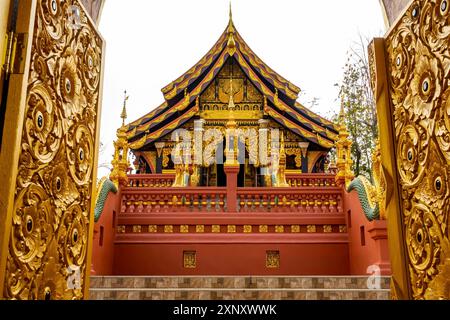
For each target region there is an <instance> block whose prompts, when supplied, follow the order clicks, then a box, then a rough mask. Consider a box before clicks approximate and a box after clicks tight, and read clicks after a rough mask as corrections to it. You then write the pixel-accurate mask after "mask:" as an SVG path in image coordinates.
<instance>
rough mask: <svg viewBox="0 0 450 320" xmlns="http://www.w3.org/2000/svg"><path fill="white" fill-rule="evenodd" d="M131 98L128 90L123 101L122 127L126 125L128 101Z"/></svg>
mask: <svg viewBox="0 0 450 320" xmlns="http://www.w3.org/2000/svg"><path fill="white" fill-rule="evenodd" d="M128 98H129V96H127V90H125V91H124V99H123V108H122V113H121V114H120V117H121V118H122V126H124V125H125V119H126V118H127V100H128Z"/></svg>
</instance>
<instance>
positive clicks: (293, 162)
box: [126, 13, 338, 187]
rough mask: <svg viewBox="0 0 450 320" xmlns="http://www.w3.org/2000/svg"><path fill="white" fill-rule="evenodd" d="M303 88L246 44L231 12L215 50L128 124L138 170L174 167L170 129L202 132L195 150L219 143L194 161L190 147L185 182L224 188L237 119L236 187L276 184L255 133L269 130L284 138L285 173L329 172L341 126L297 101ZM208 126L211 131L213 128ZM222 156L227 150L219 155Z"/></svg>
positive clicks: (266, 135) (172, 169) (261, 135)
mask: <svg viewBox="0 0 450 320" xmlns="http://www.w3.org/2000/svg"><path fill="white" fill-rule="evenodd" d="M299 92H300V89H299V88H298V87H297V86H295V85H294V84H292V83H291V82H289V81H287V80H286V79H284V78H283V77H282V76H280V75H278V74H277V73H276V72H275V71H273V70H272V69H271V68H270V67H268V66H267V65H266V64H265V63H264V62H263V61H261V59H259V58H258V56H257V55H256V54H255V53H254V52H253V51H252V50H251V49H250V48H249V46H248V45H247V44H246V43H245V41H244V39H243V38H242V37H241V35H240V34H239V33H238V31H237V30H236V28H235V26H234V24H233V21H232V17H231V13H230V20H229V23H228V26H227V27H226V29H225V31H224V32H223V34H222V35H221V36H220V38H219V40H218V41H217V42H216V44H215V45H214V46H213V47H212V48H211V50H209V51H208V53H206V55H205V56H204V57H203V58H202V59H201V60H200V61H199V62H198V63H197V64H196V65H194V66H193V67H192V68H191V69H190V70H188V71H187V72H186V73H184V74H183V75H181V76H180V77H179V78H178V79H176V80H175V81H173V82H172V83H170V84H169V85H167V86H166V87H164V88H163V89H162V93H163V95H164V102H163V103H162V104H161V105H160V106H159V107H157V108H156V109H155V110H153V111H151V112H149V113H148V114H146V115H144V116H143V117H141V118H139V119H137V120H135V121H133V122H131V123H130V124H128V125H127V131H126V132H127V140H128V143H129V148H130V150H131V151H132V152H133V154H134V155H135V156H136V164H137V167H138V171H139V172H140V173H173V172H175V164H174V162H173V159H172V157H171V155H172V150H173V147H174V143H175V141H174V136H173V134H172V133H173V131H174V130H175V129H180V128H182V129H185V130H187V131H188V132H190V133H191V139H192V141H193V140H195V138H197V135H198V134H199V135H200V141H197V142H192V144H191V145H192V149H194V145H195V146H196V147H197V148H201V149H202V148H203V147H204V146H205V145H206V144H207V143H209V144H210V145H211V144H214V146H213V150H212V152H211V153H210V155H209V157H214V158H215V159H208V158H209V157H203V155H204V154H203V152H200V157H198V160H197V159H195V160H197V161H194V153H195V152H192V153H191V156H192V162H193V163H194V166H192V165H191V166H190V171H191V173H190V179H189V183H188V184H189V185H191V186H218V187H220V186H225V185H226V178H225V173H224V169H223V163H224V162H226V152H224V149H225V148H226V141H225V137H226V135H227V130H228V132H229V129H230V128H229V125H232V126H234V125H236V126H237V128H238V130H240V135H239V139H237V140H239V144H238V146H237V149H239V153H240V155H241V161H239V163H240V170H239V174H238V181H237V184H238V186H239V187H256V186H269V185H272V183H273V184H276V183H278V182H276V181H273V182H272V181H269V180H268V179H264V176H267V175H268V174H267V170H266V169H267V168H266V167H265V166H264V163H262V164H261V163H260V162H261V161H260V160H262V157H261V156H258V151H259V152H261V151H262V144H260V146H259V147H258V143H257V142H258V140H259V139H258V138H261V140H264V139H267V138H269V139H270V135H269V133H268V131H269V128H270V129H271V130H272V129H277V130H278V131H277V132H278V133H277V134H278V135H279V136H281V135H282V136H283V137H284V150H285V156H286V170H287V172H292V173H301V172H303V173H313V172H324V170H325V162H326V160H327V154H328V152H329V151H330V148H332V147H333V146H334V142H335V140H336V139H337V134H338V132H337V128H336V125H335V124H334V123H332V122H330V121H328V120H326V119H324V118H322V117H320V116H318V115H316V114H314V113H313V112H311V111H310V110H308V109H307V108H305V107H304V106H302V105H301V104H300V103H299V102H297V101H296V100H297V98H298V94H299ZM231 118H233V119H232V120H233V121H230V120H231ZM209 129H213V130H212V131H211V130H210V132H211V134H208V130H209ZM220 135H221V136H222V137H223V140H222V139H221V138H220ZM202 136H203V138H202ZM196 140H198V139H196ZM202 141H203V145H202ZM219 149H220V150H219ZM252 149H253V150H252ZM241 152H242V154H241ZM244 153H245V156H244ZM219 154H220V155H223V157H221V158H220V159H219V157H218V155H219ZM212 160H214V161H212ZM192 167H194V168H192ZM186 183H187V182H186Z"/></svg>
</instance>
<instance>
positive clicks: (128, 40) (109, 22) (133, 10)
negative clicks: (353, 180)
mask: <svg viewBox="0 0 450 320" xmlns="http://www.w3.org/2000/svg"><path fill="white" fill-rule="evenodd" d="M228 6H229V1H228V0H165V1H154V0H127V1H123V0H107V1H106V3H105V6H104V9H103V12H102V16H101V21H100V26H99V29H100V32H101V34H102V35H103V37H104V39H105V40H106V63H105V69H104V70H105V73H104V87H103V103H102V105H103V106H102V115H101V116H102V121H101V141H102V142H103V143H104V144H105V145H106V151H105V152H104V153H103V154H102V155H101V156H100V163H102V162H110V161H111V159H112V153H113V145H112V141H113V139H114V138H115V132H116V129H117V128H118V127H119V126H120V124H121V119H120V112H121V108H122V101H123V91H124V90H125V89H126V90H127V92H128V94H129V95H130V98H129V100H128V104H127V105H128V107H127V112H128V120H127V121H128V122H131V121H133V120H135V119H137V118H138V117H140V116H142V115H144V114H146V113H147V112H149V111H150V110H152V109H153V108H155V107H157V106H158V105H159V104H161V103H162V102H163V96H162V93H161V88H162V87H164V86H165V85H167V84H168V83H170V82H171V81H173V80H175V79H176V78H177V77H178V76H180V75H181V74H183V73H184V72H185V71H186V70H188V69H189V68H190V67H192V66H193V65H194V64H195V63H196V62H197V61H198V60H199V59H200V58H201V57H203V55H204V54H205V53H206V52H207V51H208V50H209V49H210V48H211V47H212V46H213V45H214V43H215V42H216V41H217V39H218V38H219V36H220V35H221V33H222V32H223V30H224V29H225V27H226V25H227V23H228ZM232 8H233V21H234V24H235V26H236V28H237V30H238V31H239V33H240V34H241V35H242V37H243V38H244V39H245V41H246V42H247V44H248V45H249V46H250V47H251V48H252V50H253V51H254V52H255V53H256V54H257V55H258V56H259V57H260V58H261V59H262V60H263V61H264V62H265V63H266V64H268V65H269V66H270V67H271V68H272V69H274V70H275V71H276V72H278V73H279V74H280V75H282V76H283V77H285V78H286V79H288V80H289V81H291V82H293V83H294V84H295V85H297V86H299V87H300V88H301V89H302V91H303V92H304V95H302V97H301V98H300V99H299V100H300V102H302V103H304V104H305V105H306V106H308V102H309V101H310V100H311V99H312V98H313V97H317V98H319V104H318V105H317V106H315V107H314V108H313V109H312V110H313V111H315V112H317V113H319V114H322V115H327V114H329V112H330V110H338V109H339V103H338V99H337V94H338V90H337V88H336V87H335V86H334V84H335V83H339V82H340V81H341V78H342V73H343V69H342V67H343V65H344V64H345V61H346V57H347V51H348V49H349V47H350V46H351V45H352V44H353V43H354V42H356V41H358V39H359V35H360V34H361V35H363V36H364V37H368V38H373V37H374V36H380V35H382V34H383V33H384V31H385V25H384V21H383V15H382V11H381V7H380V4H379V0H339V1H337V0H275V1H273V0H233V1H232ZM107 173H108V171H107V170H99V177H100V176H102V175H105V174H107Z"/></svg>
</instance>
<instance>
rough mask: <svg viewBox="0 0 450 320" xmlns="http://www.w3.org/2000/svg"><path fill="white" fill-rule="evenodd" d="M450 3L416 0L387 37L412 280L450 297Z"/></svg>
mask: <svg viewBox="0 0 450 320" xmlns="http://www.w3.org/2000/svg"><path fill="white" fill-rule="evenodd" d="M449 10H450V3H449V1H447V0H428V1H425V0H422V1H418V0H416V1H413V3H412V4H411V6H410V8H409V9H408V10H407V11H406V13H405V15H404V16H403V17H402V19H401V20H400V21H399V23H398V24H397V25H396V26H395V28H393V30H392V31H391V32H390V34H389V36H388V37H387V39H386V49H387V55H388V69H389V70H388V75H389V82H390V90H391V97H390V98H391V103H392V106H393V115H394V134H395V137H394V138H395V144H396V154H397V159H396V160H397V168H398V172H399V178H400V191H401V197H402V219H403V229H404V234H405V239H404V241H405V242H406V247H407V256H408V269H409V279H410V283H411V287H412V294H413V297H414V298H415V299H423V298H427V299H443V298H444V299H449V298H450V294H449V292H450V282H449V281H448V279H449V258H450V245H449V231H448V229H449V219H448V218H449V212H450V198H449V195H450V193H449V190H450V185H449V176H448V175H449V171H448V168H449V167H448V163H449V160H450V102H449V100H450V99H449V95H450V87H449V83H448V76H449V74H450V58H449V57H450V50H449V44H450V28H449V21H450V14H449V12H450V11H449Z"/></svg>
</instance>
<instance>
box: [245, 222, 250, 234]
mask: <svg viewBox="0 0 450 320" xmlns="http://www.w3.org/2000/svg"><path fill="white" fill-rule="evenodd" d="M251 232H252V226H251V225H248V224H246V225H244V233H251Z"/></svg>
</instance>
